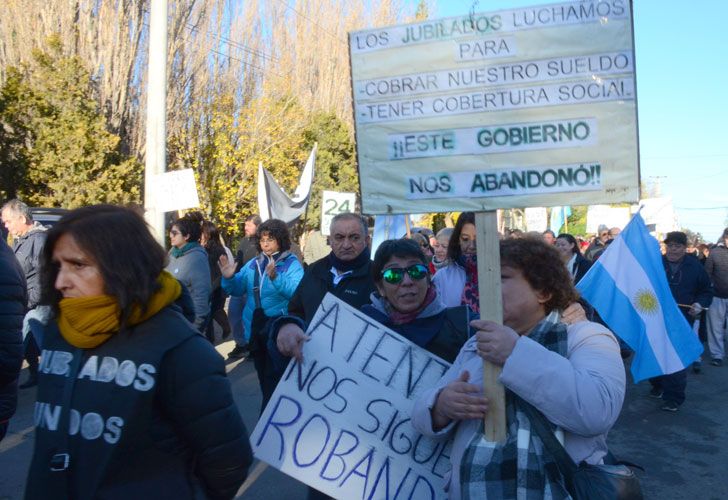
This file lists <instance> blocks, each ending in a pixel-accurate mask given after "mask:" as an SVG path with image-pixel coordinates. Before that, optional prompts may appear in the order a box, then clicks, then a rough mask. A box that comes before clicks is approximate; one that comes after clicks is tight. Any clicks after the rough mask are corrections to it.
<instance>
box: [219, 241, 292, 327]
mask: <svg viewBox="0 0 728 500" xmlns="http://www.w3.org/2000/svg"><path fill="white" fill-rule="evenodd" d="M267 264H268V257H266V256H265V255H264V254H260V255H258V256H257V257H255V258H253V259H250V260H249V261H248V262H246V263H245V265H243V267H242V269H240V271H238V273H237V274H235V275H234V276H233V277H232V278H223V279H222V288H223V290H225V292H226V293H227V294H228V295H234V296H242V295H247V296H248V298H247V300H246V301H245V309H243V323H244V324H245V338H246V340H250V322H251V321H252V319H253V310H255V298H254V294H253V286H254V282H255V274H256V273H257V274H258V281H259V285H258V286H259V287H260V305H261V307H262V308H263V310H264V311H265V314H266V316H278V315H280V314H287V313H288V302H289V301H290V300H291V297H293V292H295V291H296V288H297V287H298V283H299V282H300V281H301V279H302V278H303V267H302V266H301V263H300V262H298V259H297V258H296V256H295V255H293V254H292V253H290V252H283V254H281V255H280V257H278V258H277V260H276V273H277V274H278V275H277V276H276V279H274V280H271V279H270V278H269V277H268V274H267V273H266V272H265V266H266V265H267Z"/></svg>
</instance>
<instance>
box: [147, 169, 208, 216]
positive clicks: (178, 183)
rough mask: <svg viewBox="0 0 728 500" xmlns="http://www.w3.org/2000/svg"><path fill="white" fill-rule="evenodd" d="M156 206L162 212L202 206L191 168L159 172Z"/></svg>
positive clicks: (155, 184) (155, 196)
mask: <svg viewBox="0 0 728 500" xmlns="http://www.w3.org/2000/svg"><path fill="white" fill-rule="evenodd" d="M154 200H155V203H154V205H155V208H156V209H157V210H159V211H160V212H171V211H173V210H184V209H186V208H196V207H199V206H200V200H199V199H198V197H197V184H196V183H195V174H194V172H193V171H192V169H191V168H186V169H184V170H173V171H171V172H164V173H163V174H159V175H157V176H156V177H155V179H154Z"/></svg>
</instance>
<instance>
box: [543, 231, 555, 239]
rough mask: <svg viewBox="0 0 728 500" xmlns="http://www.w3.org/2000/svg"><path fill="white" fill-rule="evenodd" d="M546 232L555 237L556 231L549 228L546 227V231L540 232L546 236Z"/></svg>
mask: <svg viewBox="0 0 728 500" xmlns="http://www.w3.org/2000/svg"><path fill="white" fill-rule="evenodd" d="M547 234H550V235H551V236H553V237H554V238H556V233H554V232H553V231H552V230H550V229H547V230H546V231H544V232H543V233H541V235H542V236H546V235H547Z"/></svg>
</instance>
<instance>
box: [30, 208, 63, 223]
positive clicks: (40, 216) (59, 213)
mask: <svg viewBox="0 0 728 500" xmlns="http://www.w3.org/2000/svg"><path fill="white" fill-rule="evenodd" d="M66 212H68V210H66V209H65V208H42V207H34V208H31V209H30V213H31V214H33V220H34V221H38V222H40V223H41V224H43V225H44V226H45V227H51V226H52V225H53V224H55V223H56V222H58V220H59V219H60V218H61V217H63V216H64V215H65V214H66Z"/></svg>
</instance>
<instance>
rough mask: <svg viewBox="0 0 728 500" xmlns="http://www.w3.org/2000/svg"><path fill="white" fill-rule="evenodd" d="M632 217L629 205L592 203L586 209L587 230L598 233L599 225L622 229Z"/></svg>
mask: <svg viewBox="0 0 728 500" xmlns="http://www.w3.org/2000/svg"><path fill="white" fill-rule="evenodd" d="M631 217H632V214H630V209H629V207H610V206H608V205H592V206H590V207H589V208H587V210H586V232H587V233H594V234H596V233H597V232H599V231H598V230H599V226H601V225H602V224H604V225H605V226H607V227H608V228H612V227H618V228H620V229H622V228H623V227H624V226H626V225H627V223H628V222H629V219H630V218H631Z"/></svg>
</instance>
